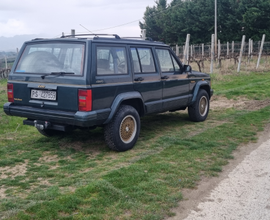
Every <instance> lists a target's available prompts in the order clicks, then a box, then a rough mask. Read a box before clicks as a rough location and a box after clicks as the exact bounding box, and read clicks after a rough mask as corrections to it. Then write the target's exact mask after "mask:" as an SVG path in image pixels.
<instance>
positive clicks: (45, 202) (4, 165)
mask: <svg viewBox="0 0 270 220" xmlns="http://www.w3.org/2000/svg"><path fill="white" fill-rule="evenodd" d="M269 81H270V73H260V74H258V73H250V74H239V75H235V76H222V77H220V76H217V75H213V83H212V85H213V88H214V90H215V94H218V96H226V97H228V98H230V99H237V98H238V97H239V96H241V97H245V98H248V99H250V100H265V99H269V98H270V93H269V90H270V89H269V88H268V86H267V85H268V84H269ZM5 88H6V80H2V81H0V105H1V106H3V104H4V103H5V102H6V91H5ZM269 119H270V106H266V107H264V108H261V109H260V110H256V111H252V110H239V109H236V108H230V109H220V110H210V113H209V116H208V119H207V120H206V121H205V122H202V123H193V122H191V121H189V119H188V115H187V113H186V112H176V113H166V114H158V115H150V116H147V117H144V118H142V123H141V124H142V128H141V134H140V138H139V140H138V142H137V144H136V146H135V148H134V149H132V150H130V151H128V152H123V153H117V152H113V151H110V150H109V149H108V148H107V147H106V145H105V143H104V138H103V129H102V128H98V129H96V130H92V131H87V130H86V131H79V130H78V131H77V130H76V131H74V132H73V133H72V134H69V135H66V136H58V137H54V138H46V137H43V136H41V135H40V134H39V133H38V132H37V131H36V129H35V128H33V127H31V126H23V125H22V120H23V119H22V118H17V117H9V116H7V115H5V113H4V112H3V110H2V108H1V109H0V123H1V129H0V186H1V188H0V195H1V192H2V194H3V193H4V195H5V197H2V198H1V197H0V218H5V219H20V220H21V219H144V220H158V219H163V218H165V217H167V216H172V215H174V214H173V213H172V211H171V209H172V208H173V207H175V206H177V204H178V202H179V201H181V200H182V199H183V196H182V193H181V192H182V190H183V189H184V188H194V187H196V185H197V184H198V181H199V180H200V179H201V178H202V177H211V176H217V175H218V174H219V173H220V172H221V171H222V169H223V166H224V165H226V164H227V163H228V161H229V160H231V159H233V156H232V152H233V150H235V149H236V148H237V147H238V146H239V145H240V144H243V143H248V142H251V141H253V142H254V141H256V138H257V133H258V132H259V131H262V130H263V128H264V126H265V124H266V123H269Z"/></svg>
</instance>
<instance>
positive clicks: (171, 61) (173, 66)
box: [156, 49, 180, 72]
mask: <svg viewBox="0 0 270 220" xmlns="http://www.w3.org/2000/svg"><path fill="white" fill-rule="evenodd" d="M156 52H157V55H158V60H159V64H160V67H161V71H162V72H175V71H179V70H180V67H179V65H178V63H177V62H176V60H175V58H174V57H173V56H172V55H171V53H170V51H169V50H166V49H156Z"/></svg>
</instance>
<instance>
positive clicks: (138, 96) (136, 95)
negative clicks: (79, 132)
mask: <svg viewBox="0 0 270 220" xmlns="http://www.w3.org/2000/svg"><path fill="white" fill-rule="evenodd" d="M129 99H141V100H142V102H143V98H142V96H141V94H140V93H139V92H126V93H121V94H119V95H118V96H116V98H115V99H114V101H113V104H112V105H111V113H110V115H109V117H108V118H107V120H106V121H105V122H104V124H108V123H109V122H110V121H111V120H112V118H113V116H114V115H115V114H116V112H117V110H118V108H119V106H120V105H121V103H122V102H123V101H125V100H129Z"/></svg>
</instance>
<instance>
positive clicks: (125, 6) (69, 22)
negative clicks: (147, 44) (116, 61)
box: [0, 0, 171, 37]
mask: <svg viewBox="0 0 270 220" xmlns="http://www.w3.org/2000/svg"><path fill="white" fill-rule="evenodd" d="M167 2H168V3H169V2H171V1H170V0H168V1H167ZM153 5H155V0H0V36H4V37H13V36H15V35H23V34H38V35H44V37H59V36H61V33H62V32H64V33H66V34H69V33H70V30H71V29H75V30H76V33H80V32H83V33H89V32H88V31H87V30H86V29H88V30H90V31H93V32H96V33H113V34H118V35H120V36H132V37H135V36H138V37H139V36H140V34H141V33H140V28H139V20H140V19H141V21H143V20H142V17H143V15H144V12H145V9H146V7H147V6H151V7H152V6H153ZM132 21H135V22H133V23H130V24H127V25H123V26H120V27H117V28H112V29H107V28H110V27H115V26H119V25H122V24H126V23H129V22H132ZM81 25H82V26H83V27H85V28H86V29H85V28H83V27H82V26H81ZM103 29H106V30H103ZM98 30H101V31H98ZM41 37H42V36H41Z"/></svg>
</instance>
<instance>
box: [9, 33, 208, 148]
mask: <svg viewBox="0 0 270 220" xmlns="http://www.w3.org/2000/svg"><path fill="white" fill-rule="evenodd" d="M7 89H8V90H7V93H8V102H7V103H5V105H4V111H5V113H6V114H8V115H11V116H19V117H24V118H27V119H26V120H24V121H23V123H24V124H25V125H32V126H35V127H36V128H37V130H38V131H39V132H40V133H41V134H43V135H45V136H51V135H54V134H56V133H57V132H59V131H62V132H64V131H69V130H73V129H76V128H94V127H96V126H104V131H105V132H104V133H105V140H106V143H107V145H108V146H109V147H110V148H111V149H113V150H116V151H126V150H129V149H131V148H132V147H133V146H134V145H135V143H136V141H137V139H138V136H139V133H140V117H141V116H143V115H146V114H150V113H161V112H166V111H176V110H184V109H186V108H187V107H188V114H189V117H190V119H191V120H192V121H204V120H205V119H206V117H207V115H208V111H209V100H210V98H211V96H212V94H213V90H212V89H211V82H210V77H209V75H208V74H205V73H200V72H196V71H192V70H191V67H190V66H188V65H183V64H182V63H181V62H180V61H179V59H178V58H177V57H176V56H175V54H174V52H173V51H172V50H171V48H170V47H169V46H168V45H166V44H164V43H161V42H154V41H151V40H139V39H137V40H136V39H124V38H120V37H119V36H118V35H110V36H104V35H99V36H97V35H94V36H91V35H87V36H84V35H76V36H75V37H74V36H65V37H61V38H57V39H34V40H32V41H28V42H25V43H24V45H23V47H22V48H21V50H20V53H19V55H18V57H17V59H16V61H15V63H14V65H13V68H12V70H11V73H10V75H9V78H8V85H7Z"/></svg>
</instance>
